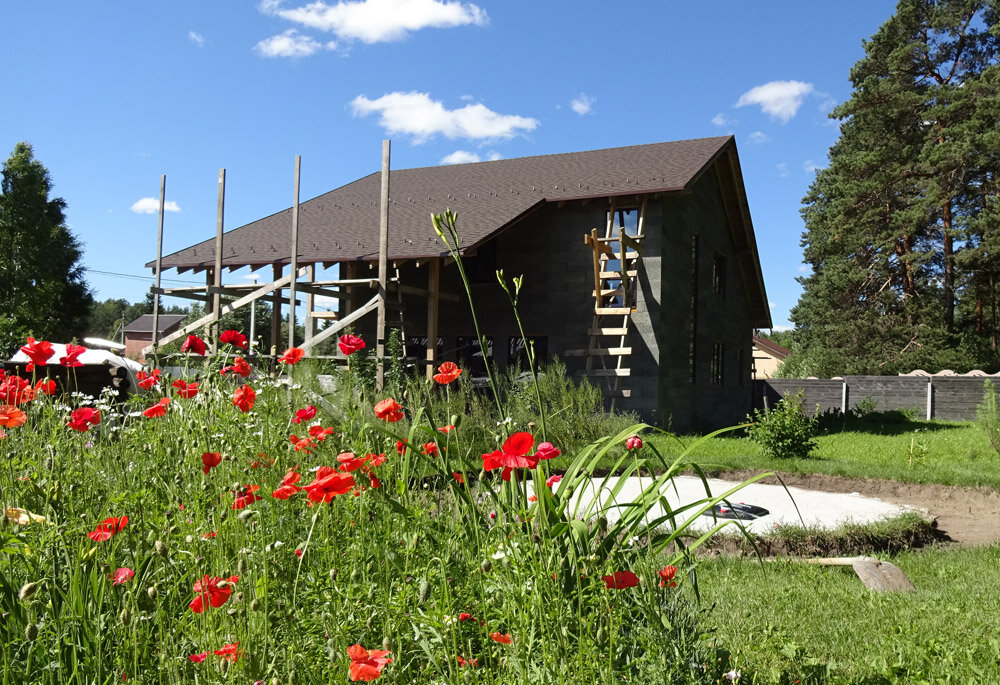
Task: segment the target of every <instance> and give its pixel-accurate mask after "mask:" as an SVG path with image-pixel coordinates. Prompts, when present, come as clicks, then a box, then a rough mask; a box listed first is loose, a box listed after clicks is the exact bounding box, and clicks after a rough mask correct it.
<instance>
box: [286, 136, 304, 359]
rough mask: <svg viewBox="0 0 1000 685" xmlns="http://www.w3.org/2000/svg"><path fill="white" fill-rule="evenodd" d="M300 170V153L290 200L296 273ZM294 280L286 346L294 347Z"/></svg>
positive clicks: (296, 268) (292, 253) (292, 256)
mask: <svg viewBox="0 0 1000 685" xmlns="http://www.w3.org/2000/svg"><path fill="white" fill-rule="evenodd" d="M301 170H302V155H295V181H294V185H295V189H294V191H293V195H294V198H293V200H292V248H291V257H290V261H291V264H292V267H291V269H290V270H291V272H292V273H293V274H294V273H298V270H299V178H300V172H301ZM295 281H296V279H294V278H293V279H292V280H291V282H289V284H288V300H289V302H288V346H289V347H295V305H296V304H297V301H296V299H295Z"/></svg>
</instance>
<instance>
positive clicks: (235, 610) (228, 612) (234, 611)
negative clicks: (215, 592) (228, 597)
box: [226, 607, 240, 616]
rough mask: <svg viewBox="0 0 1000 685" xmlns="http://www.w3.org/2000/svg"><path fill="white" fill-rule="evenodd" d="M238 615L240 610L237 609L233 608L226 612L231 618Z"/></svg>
mask: <svg viewBox="0 0 1000 685" xmlns="http://www.w3.org/2000/svg"><path fill="white" fill-rule="evenodd" d="M238 613H240V610H239V609H237V608H236V607H231V608H229V609H227V610H226V614H228V615H229V616H235V615H236V614H238Z"/></svg>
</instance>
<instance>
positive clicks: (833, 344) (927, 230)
mask: <svg viewBox="0 0 1000 685" xmlns="http://www.w3.org/2000/svg"><path fill="white" fill-rule="evenodd" d="M996 31H997V14H996V6H995V4H994V3H991V2H986V1H985V0H946V1H944V2H931V1H930V0H902V1H901V2H900V3H899V4H898V6H897V11H896V14H895V15H894V16H893V17H891V18H890V19H889V20H888V21H886V22H885V24H883V25H882V26H881V27H880V28H879V30H878V32H877V33H876V34H875V35H874V36H873V37H872V38H871V40H869V41H867V42H866V43H865V57H864V58H863V59H861V60H860V61H859V62H858V63H857V64H855V65H854V67H853V69H852V70H851V74H850V77H851V81H852V84H853V86H854V91H853V93H852V95H851V98H850V99H849V100H848V101H847V102H846V103H844V104H843V105H841V106H840V107H838V108H837V109H836V110H834V112H833V114H832V115H831V116H832V117H833V118H836V119H839V120H840V121H841V122H842V123H841V126H840V138H839V140H838V141H837V142H836V143H835V144H834V145H833V147H832V148H831V149H830V152H829V158H830V165H829V166H828V167H827V168H825V169H822V170H820V171H819V172H818V173H817V175H816V179H815V181H814V183H813V184H812V186H811V187H810V190H809V193H808V194H807V195H806V197H805V198H804V200H803V203H804V207H803V209H802V216H803V219H804V220H805V224H806V232H805V234H804V235H803V239H802V245H803V248H804V261H805V262H806V263H808V264H809V265H810V266H811V267H812V272H811V274H810V275H808V276H806V277H804V278H801V279H800V282H801V283H802V285H803V293H802V296H801V297H800V299H799V302H798V303H797V304H796V306H795V307H794V308H793V310H792V314H791V318H792V320H793V321H794V322H795V324H796V329H795V333H794V340H795V343H796V346H795V355H794V356H793V357H792V358H791V359H789V360H788V362H786V365H787V366H788V368H787V369H783V371H782V375H784V376H785V377H790V376H792V375H798V376H800V377H804V376H810V375H814V376H819V377H830V376H835V375H841V376H842V375H847V374H892V373H896V372H897V371H909V370H912V369H914V368H924V369H928V370H935V371H936V370H938V369H941V368H950V369H955V370H958V371H968V370H970V369H972V368H977V367H979V368H984V369H990V370H996V369H1000V356H998V352H997V345H996V340H997V339H998V336H1000V314H998V311H1000V310H998V308H997V302H998V296H1000V262H998V261H997V260H996V259H995V250H996V249H997V247H998V244H1000V221H998V218H1000V202H998V201H997V193H998V190H1000V185H998V184H1000V180H998V179H1000V174H998V165H1000V161H998V157H997V155H996V154H995V151H996V150H997V149H1000V129H998V127H997V125H996V121H997V112H998V111H1000V88H998V85H1000V41H998V40H997V37H996V35H997V34H996Z"/></svg>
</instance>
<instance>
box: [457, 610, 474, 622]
mask: <svg viewBox="0 0 1000 685" xmlns="http://www.w3.org/2000/svg"><path fill="white" fill-rule="evenodd" d="M458 620H459V621H473V620H475V618H474V617H473V616H472V614H470V613H467V612H465V611H463V612H462V613H460V614H459V615H458Z"/></svg>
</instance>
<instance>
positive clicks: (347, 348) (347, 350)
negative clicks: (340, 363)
mask: <svg viewBox="0 0 1000 685" xmlns="http://www.w3.org/2000/svg"><path fill="white" fill-rule="evenodd" d="M337 346H338V347H340V351H341V352H343V353H344V356H345V357H349V356H351V355H352V354H354V353H355V352H357V351H358V350H363V349H365V341H364V340H362V339H361V338H359V337H358V336H356V335H351V334H350V333H348V334H347V335H342V336H340V342H338V343H337Z"/></svg>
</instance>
